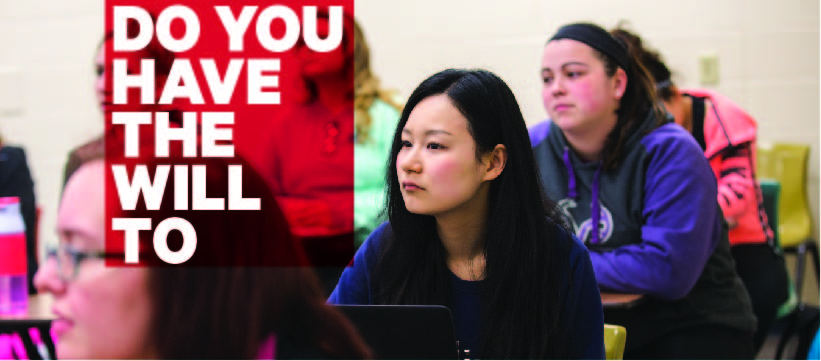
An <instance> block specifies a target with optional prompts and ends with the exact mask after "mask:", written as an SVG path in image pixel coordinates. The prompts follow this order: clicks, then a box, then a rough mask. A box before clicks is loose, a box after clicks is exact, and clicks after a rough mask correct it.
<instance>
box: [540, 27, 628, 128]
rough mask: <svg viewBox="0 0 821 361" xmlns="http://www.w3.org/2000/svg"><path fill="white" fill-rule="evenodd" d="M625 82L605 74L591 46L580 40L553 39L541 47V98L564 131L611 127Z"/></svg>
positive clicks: (548, 111) (620, 78) (613, 123)
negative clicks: (542, 48) (542, 51)
mask: <svg viewBox="0 0 821 361" xmlns="http://www.w3.org/2000/svg"><path fill="white" fill-rule="evenodd" d="M618 71H620V72H623V71H622V70H621V69H619V70H618ZM622 79H624V80H625V84H621V81H622ZM625 85H626V77H623V78H622V77H619V76H613V77H610V76H608V75H607V73H606V72H605V67H604V63H603V62H602V61H601V60H600V59H599V58H598V57H597V56H596V54H595V53H594V50H593V48H591V47H589V46H587V45H585V44H583V43H581V42H578V41H576V40H570V39H560V40H553V41H551V42H549V43H547V45H546V46H545V48H544V55H543V57H542V100H543V101H544V107H545V110H546V111H547V114H548V115H549V116H550V118H551V119H552V120H553V121H554V122H555V123H556V125H558V126H559V128H561V129H562V130H563V131H565V132H566V133H577V134H582V133H589V132H591V131H593V132H596V133H598V132H599V131H600V130H601V129H602V127H609V128H612V127H613V126H614V125H615V121H616V110H617V109H618V107H619V100H620V99H621V96H622V95H623V94H624V88H625ZM597 130H599V131H597Z"/></svg>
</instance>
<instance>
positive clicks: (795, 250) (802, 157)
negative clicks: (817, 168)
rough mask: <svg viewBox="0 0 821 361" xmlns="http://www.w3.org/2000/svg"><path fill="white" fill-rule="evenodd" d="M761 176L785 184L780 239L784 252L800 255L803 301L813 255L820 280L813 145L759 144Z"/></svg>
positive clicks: (798, 284) (798, 266)
mask: <svg viewBox="0 0 821 361" xmlns="http://www.w3.org/2000/svg"><path fill="white" fill-rule="evenodd" d="M756 151H757V157H756V159H757V167H756V168H757V172H758V177H759V179H764V178H767V179H773V180H776V181H778V182H779V183H780V184H781V196H780V199H779V201H778V222H777V223H776V224H777V225H778V226H777V227H772V228H773V230H775V229H778V232H777V236H776V238H777V239H778V241H779V243H780V244H781V247H782V249H783V250H784V252H787V253H791V254H796V269H795V287H796V294H797V296H798V298H799V302H800V300H801V291H802V289H801V288H802V286H803V285H804V268H805V267H806V258H807V256H808V255H809V256H812V257H813V262H814V264H815V279H816V281H818V280H819V260H818V244H817V243H816V241H815V239H814V237H813V235H812V217H811V216H810V211H809V207H808V205H807V181H806V179H807V162H808V160H809V152H810V147H809V146H808V145H804V144H787V143H759V146H758V148H757V150H756Z"/></svg>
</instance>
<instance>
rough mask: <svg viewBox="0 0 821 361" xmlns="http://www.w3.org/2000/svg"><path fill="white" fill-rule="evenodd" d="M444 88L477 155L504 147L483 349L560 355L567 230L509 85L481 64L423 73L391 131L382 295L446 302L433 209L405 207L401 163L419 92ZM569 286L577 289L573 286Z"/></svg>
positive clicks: (491, 229) (491, 222)
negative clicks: (422, 210) (388, 227)
mask: <svg viewBox="0 0 821 361" xmlns="http://www.w3.org/2000/svg"><path fill="white" fill-rule="evenodd" d="M438 94H446V95H447V96H448V98H450V101H451V103H452V104H453V105H454V106H455V107H456V108H457V109H459V111H460V112H461V113H462V115H463V116H464V117H465V118H466V119H467V121H468V130H469V132H470V134H471V135H472V136H473V139H474V141H475V142H476V149H477V151H476V153H477V154H476V155H477V159H478V158H479V156H480V155H482V154H486V153H488V152H490V151H492V150H493V149H494V147H495V146H496V145H497V144H503V145H504V146H505V147H506V150H507V154H508V159H507V163H506V165H505V168H504V171H503V172H502V174H500V175H499V176H498V177H497V178H496V179H495V180H493V181H492V183H491V186H490V192H489V202H488V204H489V208H488V209H489V210H488V215H487V218H486V219H484V220H483V222H482V223H484V224H485V225H486V226H485V230H484V234H483V235H482V237H483V238H482V241H483V242H482V244H483V246H484V250H483V251H484V256H485V273H484V275H485V279H484V281H483V282H482V294H481V297H482V308H483V309H482V313H481V316H480V317H482V319H481V324H482V329H483V330H484V331H483V332H484V334H483V335H482V349H481V350H479V351H480V353H479V354H480V355H481V357H482V358H490V359H498V358H516V359H527V358H562V357H563V356H565V355H567V354H566V353H565V351H566V346H568V342H567V340H566V337H567V335H569V334H570V333H569V332H568V331H567V327H569V326H571V323H572V322H569V321H570V320H563V319H562V309H563V307H564V306H565V302H569V303H572V302H574V301H573V300H568V299H566V298H565V295H566V292H565V291H566V290H567V287H572V286H571V285H572V281H570V280H569V277H571V272H570V269H569V262H568V257H569V252H570V248H569V246H570V242H569V240H570V238H569V237H570V236H569V235H570V232H568V231H567V227H566V225H565V224H564V223H563V221H562V218H561V216H560V213H559V212H558V210H557V207H556V205H555V204H554V203H553V202H551V201H550V200H548V198H547V197H546V196H545V192H544V190H543V189H542V186H541V183H540V180H539V179H540V178H539V175H538V172H537V167H536V162H535V159H534V156H533V151H532V150H531V145H530V139H529V137H528V133H527V128H526V125H525V121H524V118H523V116H522V113H521V110H520V109H519V105H518V103H517V102H516V98H515V96H514V95H513V92H512V91H511V90H510V88H509V87H508V86H507V84H505V83H504V81H502V79H500V78H499V77H497V76H496V75H494V74H492V73H490V72H488V71H485V70H457V69H448V70H444V71H442V72H439V73H437V74H434V75H433V76H431V77H429V78H428V79H426V80H425V81H423V82H422V83H421V84H420V85H419V86H418V87H417V88H416V90H414V91H413V94H411V96H410V98H409V99H408V102H407V105H406V106H405V109H404V110H403V112H402V117H401V119H400V120H399V124H398V126H397V128H396V132H395V134H394V140H393V146H392V149H391V158H390V165H389V167H388V172H387V177H386V183H387V184H386V188H387V194H388V195H387V204H386V212H387V214H388V218H389V219H390V225H391V229H392V235H391V236H390V237H389V238H388V239H387V240H386V241H385V243H383V244H384V246H383V248H382V253H381V258H380V261H379V262H378V264H377V266H376V267H377V269H376V271H375V272H374V275H375V279H374V286H375V291H376V292H375V296H376V303H380V304H435V305H446V306H450V301H451V300H450V298H451V297H450V295H451V288H450V270H449V269H448V266H447V264H446V251H445V249H444V246H443V245H442V242H441V240H440V238H439V235H438V234H437V231H436V220H435V219H434V217H433V216H426V215H419V214H413V213H411V212H409V211H408V209H407V208H406V207H405V202H404V200H403V198H402V194H401V193H400V190H399V188H400V184H399V179H398V176H397V173H396V169H397V168H396V162H397V155H398V154H399V150H400V148H401V133H402V130H403V129H404V127H405V124H406V123H407V121H408V117H409V116H410V113H411V111H412V110H413V109H414V108H415V107H416V105H417V104H419V102H421V101H422V100H423V99H425V98H428V97H430V96H433V95H438ZM571 294H572V293H571Z"/></svg>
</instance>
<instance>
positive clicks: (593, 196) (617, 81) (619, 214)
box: [530, 24, 755, 359]
mask: <svg viewBox="0 0 821 361" xmlns="http://www.w3.org/2000/svg"><path fill="white" fill-rule="evenodd" d="M541 75H542V79H543V88H542V97H543V100H544V105H545V109H546V110H547V113H548V114H549V115H550V118H551V120H550V121H546V122H543V123H540V124H538V125H536V126H534V127H533V128H532V129H531V132H530V138H531V142H532V144H533V150H534V152H535V154H536V160H537V163H538V164H539V167H540V173H541V178H542V181H543V183H544V187H545V189H546V190H547V193H548V196H549V197H550V199H552V200H553V201H555V202H558V204H559V206H560V208H561V209H562V211H563V213H564V215H565V217H566V218H567V220H568V223H570V224H571V225H572V227H573V228H574V229H575V232H576V234H577V236H578V237H579V239H580V240H581V241H583V242H585V244H586V245H587V246H588V248H589V250H590V258H591V261H592V262H593V268H594V270H595V273H596V279H597V280H598V283H599V288H600V289H601V291H602V292H618V293H629V294H640V295H643V297H642V299H641V301H640V302H638V303H637V304H635V305H633V306H632V307H628V308H621V309H614V308H609V309H606V310H605V313H604V319H605V322H607V323H613V324H618V325H623V326H625V327H626V328H627V330H628V332H629V333H630V337H629V338H628V340H627V345H626V349H625V354H624V357H625V358H636V359H643V358H651V359H667V358H684V359H700V358H752V357H753V356H754V354H753V347H752V333H753V331H754V329H755V318H754V317H753V315H752V311H751V306H750V301H749V297H748V296H747V294H746V291H745V290H744V286H743V285H742V283H741V281H740V280H739V278H738V276H737V275H736V273H735V270H734V269H733V263H732V258H731V256H730V249H729V243H728V242H727V233H726V232H727V230H726V228H725V227H726V226H725V225H724V223H723V217H722V215H721V209H720V208H719V206H718V204H717V203H716V182H715V178H714V176H713V174H712V171H711V170H710V166H709V164H708V163H707V160H706V159H705V158H704V156H703V155H702V153H701V151H700V149H699V148H698V145H697V144H696V143H695V141H693V139H692V137H691V136H690V135H689V134H688V133H687V132H685V131H684V130H683V129H682V128H681V127H679V126H677V125H675V124H670V122H669V120H668V118H667V117H666V114H665V112H664V111H663V110H662V109H661V107H660V106H659V105H658V104H657V102H656V100H655V89H654V87H653V83H652V80H651V77H650V76H649V74H648V73H647V71H646V70H645V69H644V67H643V66H642V65H641V64H640V63H638V62H637V61H636V59H635V58H634V57H631V56H630V54H628V52H627V50H626V49H625V47H624V46H623V45H622V44H620V43H619V42H618V41H617V40H616V39H614V38H613V37H612V36H610V34H608V33H607V31H605V30H603V29H602V28H600V27H598V26H596V25H593V24H571V25H567V26H564V27H562V28H561V29H559V31H558V32H557V33H556V34H555V35H554V36H553V37H552V38H551V39H550V40H549V41H548V42H547V44H546V45H545V48H544V56H543V58H542V72H541Z"/></svg>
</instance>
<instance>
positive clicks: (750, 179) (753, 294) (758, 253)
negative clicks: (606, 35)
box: [610, 28, 789, 350]
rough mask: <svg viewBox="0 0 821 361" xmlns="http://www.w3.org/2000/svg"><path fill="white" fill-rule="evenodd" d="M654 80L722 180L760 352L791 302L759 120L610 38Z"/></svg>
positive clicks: (636, 44)
mask: <svg viewBox="0 0 821 361" xmlns="http://www.w3.org/2000/svg"><path fill="white" fill-rule="evenodd" d="M610 33H611V34H612V35H613V36H614V37H616V38H617V39H620V40H622V41H623V42H624V43H626V44H628V49H629V50H630V52H632V53H635V54H636V57H637V58H638V59H639V60H640V61H641V62H642V64H644V66H645V67H646V68H647V70H648V71H649V72H650V74H651V75H652V76H653V78H654V79H655V80H656V90H657V95H658V96H659V98H660V99H659V100H661V101H663V102H664V106H665V108H667V110H669V111H670V113H672V114H673V116H675V118H676V123H678V124H679V125H681V126H682V127H684V128H685V129H687V130H688V131H689V132H690V133H691V134H693V137H694V138H695V139H696V141H697V142H698V144H699V146H700V147H701V150H702V151H703V152H704V156H705V157H706V158H707V159H708V160H709V162H710V167H712V170H713V174H715V176H716V179H718V204H719V205H721V210H722V211H723V212H724V218H725V219H726V220H727V223H729V225H730V233H729V237H730V245H731V246H732V247H731V251H732V254H733V259H734V260H735V267H736V271H737V272H738V275H739V276H740V277H741V280H742V281H744V286H745V287H746V288H747V291H748V292H749V294H750V299H751V301H752V302H753V311H755V316H756V317H757V318H758V330H757V331H756V334H755V340H754V344H755V348H756V350H757V349H759V348H760V347H761V345H762V344H763V343H764V339H765V338H766V336H767V331H768V330H769V328H770V324H772V321H773V320H774V319H775V317H776V312H777V311H778V307H779V306H781V304H782V303H784V301H786V300H787V297H788V292H789V291H788V289H787V285H788V282H789V280H788V279H787V270H786V268H784V261H783V259H782V258H781V256H780V255H779V254H778V253H776V252H775V249H774V247H773V244H772V242H773V234H772V230H771V229H770V226H769V225H768V223H767V215H766V214H765V213H764V205H763V203H762V202H763V200H762V196H761V191H760V189H759V187H758V183H757V182H756V177H755V169H754V164H755V141H756V123H755V120H754V119H753V118H752V117H751V116H750V115H749V114H747V112H745V111H744V109H741V107H739V106H738V105H737V104H735V103H734V102H733V101H732V100H730V99H729V98H727V97H725V96H723V95H721V94H718V93H716V92H714V91H712V90H708V89H679V88H678V87H676V85H675V84H674V83H673V82H672V80H671V77H670V75H671V73H670V69H668V68H667V65H665V64H664V62H663V61H662V59H661V55H660V54H659V53H657V52H655V51H653V50H650V49H647V48H645V47H644V46H643V45H642V40H641V38H639V37H638V36H637V35H635V34H633V33H630V32H629V31H627V30H625V29H623V28H617V29H615V30H612V31H611V32H610Z"/></svg>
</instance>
